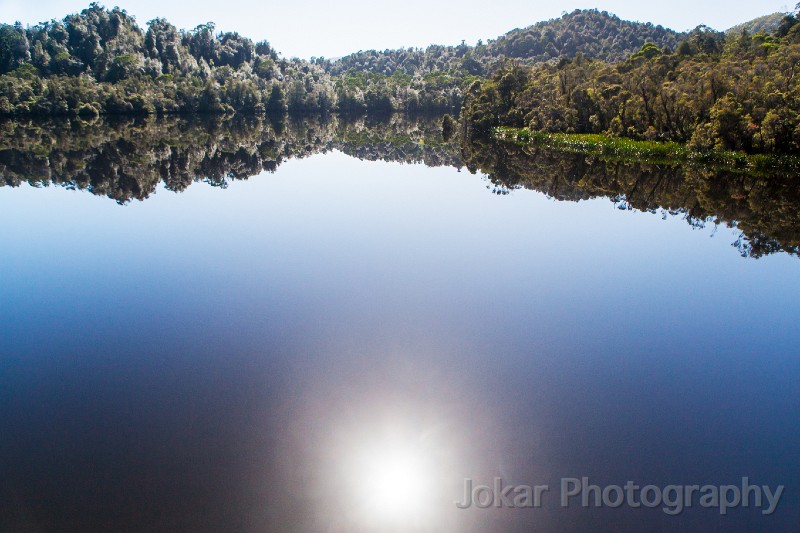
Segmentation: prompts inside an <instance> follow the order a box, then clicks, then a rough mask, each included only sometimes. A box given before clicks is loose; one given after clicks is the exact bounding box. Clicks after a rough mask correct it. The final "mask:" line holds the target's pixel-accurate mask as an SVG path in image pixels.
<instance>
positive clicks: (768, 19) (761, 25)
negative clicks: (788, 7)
mask: <svg viewBox="0 0 800 533" xmlns="http://www.w3.org/2000/svg"><path fill="white" fill-rule="evenodd" d="M785 16H786V13H773V14H771V15H764V16H763V17H758V18H755V19H753V20H749V21H747V22H742V23H741V24H737V25H736V26H734V27H732V28H728V29H727V30H725V33H726V34H727V35H738V34H740V33H742V31H746V32H747V33H749V34H750V35H752V34H754V33H758V32H760V31H763V32H764V33H775V31H776V30H777V29H778V27H779V26H780V25H781V21H782V20H783V18H784V17H785Z"/></svg>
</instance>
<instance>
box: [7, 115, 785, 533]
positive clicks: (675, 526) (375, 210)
mask: <svg viewBox="0 0 800 533" xmlns="http://www.w3.org/2000/svg"><path fill="white" fill-rule="evenodd" d="M436 129H437V128H436V125H435V124H428V123H404V122H402V121H398V120H397V119H394V121H393V122H391V123H389V124H363V123H355V124H344V123H342V122H336V123H333V124H330V123H316V122H313V123H312V122H311V121H307V122H306V123H304V124H286V125H280V124H279V125H274V124H268V123H264V124H262V123H255V124H222V125H217V126H215V127H210V126H208V125H204V126H197V125H195V126H192V125H189V124H185V123H178V122H155V123H149V124H137V123H123V124H116V125H111V126H100V125H94V126H77V125H74V124H73V125H64V124H48V125H44V126H38V125H30V124H29V125H8V124H6V125H4V126H3V131H4V138H3V140H2V149H0V176H2V179H3V180H5V183H7V184H8V185H18V186H15V187H11V186H6V187H2V188H0V244H1V245H2V253H0V320H1V321H2V322H1V324H2V325H0V530H2V531H110V530H130V531H342V532H349V531H484V532H487V531H488V532H495V531H496V532H505V531H530V530H531V528H533V530H536V531H796V530H797V525H798V524H799V523H800V461H799V460H798V454H799V453H800V427H798V423H797V420H798V415H800V349H799V348H798V346H800V328H798V327H797V321H798V317H800V260H798V258H797V256H796V255H795V252H796V250H797V244H798V242H800V239H797V235H798V231H799V230H800V224H798V223H797V221H798V214H797V212H798V211H800V203H799V202H798V201H797V195H796V194H797V189H798V187H800V185H798V184H794V183H793V180H792V179H791V178H790V177H785V176H784V177H782V178H781V177H773V178H772V179H771V180H770V179H768V178H763V177H762V178H752V177H747V176H742V175H730V176H728V177H727V178H726V179H722V178H725V176H722V178H721V177H720V176H719V175H717V174H715V173H714V172H712V171H708V170H704V169H676V168H664V167H663V166H661V167H658V166H656V167H647V166H642V165H640V164H638V163H637V164H621V163H614V162H600V161H592V160H589V159H587V158H585V157H581V156H563V157H559V156H556V155H552V154H530V153H529V154H521V153H520V152H519V151H514V150H511V152H506V151H502V150H500V151H498V150H499V149H497V148H495V149H494V151H490V152H487V150H490V148H488V147H477V148H475V147H473V148H467V147H464V146H460V147H459V146H458V143H457V142H453V141H450V142H449V143H448V142H445V141H444V140H443V139H441V137H440V136H438V135H437V134H436ZM423 161H425V162H427V164H428V165H430V166H428V165H425V164H408V163H422V162H423ZM468 168H469V169H471V170H474V171H476V173H475V174H473V173H471V172H469V171H468ZM487 176H488V177H487ZM240 178H248V179H240ZM198 181H199V182H200V183H195V182H198ZM43 182H52V183H50V185H49V186H47V187H35V186H33V185H37V184H38V185H42V184H43ZM203 182H205V183H203ZM175 190H178V191H182V192H180V193H176V192H173V191H175ZM565 200H571V201H565ZM120 204H122V205H120ZM662 208H663V209H662ZM737 221H738V222H739V227H738V228H732V227H730V226H729V225H730V223H733V222H737ZM687 222H688V223H687ZM732 245H733V246H732ZM743 255H744V256H745V257H743ZM496 477H499V478H501V479H502V482H503V483H504V484H506V485H531V486H533V485H548V486H549V489H550V490H549V492H546V493H544V494H543V498H542V502H541V504H542V505H541V506H540V507H535V508H517V509H510V508H496V507H492V508H489V509H479V508H477V507H476V506H473V507H471V508H469V509H459V508H457V506H456V501H460V500H463V499H464V490H465V489H464V485H465V479H467V478H469V479H471V480H473V481H472V482H473V484H474V486H477V485H492V484H493V483H494V479H495V478H496ZM582 477H588V478H589V480H590V482H591V483H592V484H597V485H599V486H600V487H601V488H602V487H605V486H608V485H619V486H623V485H625V483H626V482H628V481H633V482H634V483H636V484H637V485H640V486H644V485H649V484H651V485H655V486H657V487H665V486H667V485H692V484H698V485H707V484H708V485H715V486H719V485H730V484H732V485H738V486H741V480H742V477H749V479H750V482H751V483H752V484H757V485H769V486H770V487H772V488H773V489H774V488H776V487H777V486H778V485H785V490H784V492H783V495H782V497H781V499H780V502H779V504H778V507H777V509H776V510H775V511H774V512H773V513H772V514H770V515H762V510H763V508H756V507H754V506H753V505H751V506H750V507H749V508H742V507H736V508H732V509H729V510H728V512H727V514H726V515H721V514H720V511H719V509H718V508H703V507H701V506H700V505H699V503H698V500H697V499H695V500H694V505H693V507H691V508H687V509H685V510H684V511H683V512H681V513H679V514H677V515H675V516H671V515H669V514H667V513H665V512H664V510H663V506H662V505H658V506H656V507H655V508H652V509H648V508H631V507H630V506H628V505H626V504H625V505H622V506H620V507H619V508H609V507H603V508H582V507H581V502H580V498H579V497H578V498H577V499H573V500H571V502H570V505H569V506H568V507H566V508H562V507H561V506H560V492H561V486H560V484H561V480H562V478H582ZM751 501H752V500H751Z"/></svg>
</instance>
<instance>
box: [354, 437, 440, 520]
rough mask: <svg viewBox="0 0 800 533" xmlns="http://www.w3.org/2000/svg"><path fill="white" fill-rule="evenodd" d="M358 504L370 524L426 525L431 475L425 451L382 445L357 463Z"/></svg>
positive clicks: (409, 447) (361, 454) (400, 445)
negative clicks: (424, 523) (422, 523)
mask: <svg viewBox="0 0 800 533" xmlns="http://www.w3.org/2000/svg"><path fill="white" fill-rule="evenodd" d="M356 463H357V464H358V466H357V467H356V468H355V469H354V470H355V471H354V472H353V474H354V486H355V487H356V491H355V493H356V500H357V501H356V502H354V503H356V504H357V507H358V508H359V509H360V511H361V512H360V514H361V516H362V518H363V519H365V520H366V521H367V522H369V523H371V524H374V525H378V524H382V525H395V526H397V525H407V526H413V525H414V524H415V523H420V522H423V521H424V519H425V513H426V508H427V507H428V506H429V505H430V503H431V502H430V498H431V492H432V491H431V489H432V482H431V471H430V465H429V464H428V460H427V458H426V457H425V453H424V451H423V450H420V449H418V448H417V447H414V446H413V445H405V444H397V443H393V444H386V443H384V444H381V445H378V446H375V447H373V448H371V449H367V450H363V451H362V452H361V453H360V454H358V458H357V460H356Z"/></svg>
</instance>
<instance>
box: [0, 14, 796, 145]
mask: <svg viewBox="0 0 800 533" xmlns="http://www.w3.org/2000/svg"><path fill="white" fill-rule="evenodd" d="M752 29H755V30H756V32H755V33H751V32H750V31H749V30H752ZM798 65H800V27H798V25H797V18H796V16H795V14H794V13H790V14H787V15H785V16H779V17H776V16H775V15H771V16H767V17H762V18H761V19H756V20H755V21H751V22H750V23H748V24H744V25H741V27H739V28H734V29H731V31H729V32H727V33H726V32H720V31H716V30H713V29H711V28H708V27H706V26H699V27H697V28H695V29H694V30H692V31H690V32H684V33H679V32H674V31H672V30H669V29H666V28H663V27H661V26H654V25H652V24H650V23H638V22H628V21H623V20H621V19H619V18H618V17H616V16H614V15H611V14H609V13H607V12H605V11H602V12H601V11H598V10H576V11H573V12H571V13H565V14H564V15H563V16H562V17H560V18H558V19H553V20H549V21H544V22H540V23H537V24H534V25H532V26H529V27H526V28H521V29H515V30H512V31H510V32H508V33H506V34H505V35H502V36H500V37H498V38H497V39H494V40H489V41H487V42H485V43H484V42H482V41H479V42H478V43H477V44H476V45H474V46H472V45H467V44H466V43H464V42H462V43H461V44H460V45H457V46H444V45H432V46H429V47H427V48H425V49H418V48H409V49H399V50H384V51H375V50H371V51H358V52H356V53H353V54H351V55H348V56H345V57H343V58H339V59H336V60H330V59H325V58H324V57H314V58H311V59H310V60H302V59H298V58H289V59H287V58H284V57H282V56H281V55H280V54H279V53H278V52H277V51H276V50H274V49H273V48H272V46H271V45H270V44H269V43H268V42H267V41H260V42H253V41H252V40H250V39H248V38H246V37H243V36H241V35H239V34H237V33H235V32H217V31H216V28H215V26H214V24H213V23H207V24H203V25H200V26H198V27H196V28H194V29H192V30H188V31H187V30H179V29H178V28H176V27H175V26H173V25H172V24H170V23H169V22H168V21H166V20H164V19H160V18H159V19H154V20H151V21H149V22H147V25H146V28H142V27H141V26H139V25H138V23H137V22H136V20H135V19H134V17H132V16H131V15H129V14H128V13H127V12H126V11H125V10H123V9H119V8H116V7H115V8H113V9H106V8H105V7H103V6H101V5H99V4H97V3H93V4H91V5H90V6H89V7H88V8H87V9H84V10H83V11H81V12H80V13H77V14H73V15H68V16H67V17H65V18H64V19H63V20H55V19H54V20H51V21H49V22H44V23H40V24H38V25H35V26H28V27H23V26H22V25H21V24H19V23H16V24H13V25H11V24H2V25H0V115H5V116H34V115H40V116H52V115H67V116H81V117H84V118H91V117H95V116H99V115H151V114H157V115H166V114H205V113H214V114H226V113H227V114H230V113H235V112H238V113H243V114H255V115H264V114H268V115H273V116H274V115H283V114H286V113H288V114H291V115H295V116H296V115H307V114H329V113H333V112H338V113H342V114H350V115H361V114H365V113H368V114H390V113H393V112H402V113H406V114H417V113H437V114H444V113H447V114H450V115H453V116H458V115H460V116H461V123H460V126H462V127H461V128H455V127H453V125H452V123H450V124H449V126H450V128H451V129H452V130H455V131H459V132H462V131H463V132H466V133H468V134H472V135H491V134H492V133H493V131H494V129H495V128H497V127H499V126H511V127H515V128H525V129H526V130H527V131H530V132H543V133H556V132H557V133H583V134H602V135H606V136H613V137H623V138H629V139H636V140H645V141H674V142H679V143H684V144H687V145H688V146H689V147H690V148H691V149H693V150H701V151H703V150H738V151H743V152H750V153H762V152H763V153H797V152H798V150H800V95H799V94H798V91H797V82H796V78H795V73H796V71H797V69H798Z"/></svg>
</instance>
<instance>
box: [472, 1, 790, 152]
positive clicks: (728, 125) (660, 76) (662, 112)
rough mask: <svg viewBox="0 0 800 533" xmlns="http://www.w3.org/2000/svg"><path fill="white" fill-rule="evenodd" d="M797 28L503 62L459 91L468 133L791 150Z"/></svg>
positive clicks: (698, 35)
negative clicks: (621, 56) (499, 130)
mask: <svg viewBox="0 0 800 533" xmlns="http://www.w3.org/2000/svg"><path fill="white" fill-rule="evenodd" d="M798 70H800V26H799V25H798V24H797V19H796V18H795V17H794V16H793V15H790V16H787V17H785V18H784V19H783V21H782V22H781V25H780V27H779V28H778V30H777V31H776V33H775V34H774V35H770V34H766V33H763V32H762V33H757V34H755V35H750V34H748V33H747V32H746V31H743V32H741V33H739V34H738V35H735V36H726V35H725V34H724V33H718V32H715V31H713V30H710V29H698V30H695V31H694V32H692V33H691V34H690V35H689V36H688V38H687V39H686V40H684V41H681V43H680V44H679V45H678V47H677V48H676V49H675V50H669V49H662V48H660V47H659V46H657V45H656V44H654V43H646V44H645V45H644V46H642V48H641V50H639V51H638V52H636V53H634V54H632V55H631V56H630V57H629V58H628V59H626V60H625V61H621V62H617V63H607V62H603V61H599V60H594V59H591V58H587V57H585V56H584V55H582V54H580V53H579V54H576V55H575V56H574V57H572V58H564V59H561V60H560V61H558V62H557V63H553V62H549V63H543V64H539V65H535V66H527V65H522V64H518V63H514V62H510V63H507V64H505V65H503V67H501V68H500V69H498V70H497V71H496V72H495V73H494V74H492V76H491V77H490V78H488V79H485V80H478V81H475V82H473V84H472V85H471V86H470V87H469V89H468V90H467V92H466V96H465V101H464V107H463V112H462V115H463V120H464V122H465V124H466V125H467V127H468V128H469V129H470V130H471V132H472V133H473V134H476V135H484V134H487V133H489V132H491V131H492V130H493V129H494V128H496V127H498V126H512V127H517V128H525V129H526V131H529V132H534V133H575V134H602V135H606V136H610V137H623V138H629V139H635V140H642V141H674V142H678V143H686V144H687V146H688V148H689V149H691V150H696V151H701V152H702V151H710V150H718V151H721V150H734V151H743V152H747V153H781V154H795V153H798V151H800V92H799V91H798V83H797V77H796V74H797V73H798Z"/></svg>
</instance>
